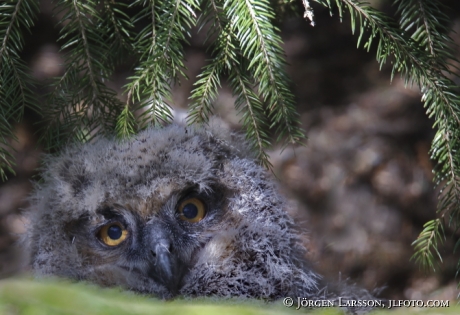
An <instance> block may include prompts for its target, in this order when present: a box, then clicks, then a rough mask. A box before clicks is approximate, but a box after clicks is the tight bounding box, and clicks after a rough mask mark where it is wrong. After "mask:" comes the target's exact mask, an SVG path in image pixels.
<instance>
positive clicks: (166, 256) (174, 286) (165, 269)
mask: <svg viewBox="0 0 460 315" xmlns="http://www.w3.org/2000/svg"><path fill="white" fill-rule="evenodd" d="M151 248H152V250H151V254H152V256H153V258H154V259H153V260H152V262H153V268H152V270H151V276H152V278H154V279H156V280H157V281H158V282H160V283H161V284H163V285H164V286H165V287H166V288H168V289H169V290H170V291H171V293H173V294H177V292H178V290H179V282H180V280H181V278H182V275H181V272H179V266H178V263H177V258H176V257H175V255H174V253H172V249H171V244H170V242H169V241H168V240H166V239H160V240H158V241H156V242H155V244H153V245H152V247H151Z"/></svg>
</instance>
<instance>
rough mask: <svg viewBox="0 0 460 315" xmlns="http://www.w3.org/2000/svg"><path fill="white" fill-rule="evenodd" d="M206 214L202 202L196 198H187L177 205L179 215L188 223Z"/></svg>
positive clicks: (197, 220)
mask: <svg viewBox="0 0 460 315" xmlns="http://www.w3.org/2000/svg"><path fill="white" fill-rule="evenodd" d="M205 215H206V209H205V207H204V204H203V202H201V200H200V199H198V198H189V199H187V200H184V201H183V202H182V203H181V204H180V205H179V217H180V218H181V219H182V220H184V221H188V222H190V223H196V222H199V221H201V220H202V219H203V218H204V216H205Z"/></svg>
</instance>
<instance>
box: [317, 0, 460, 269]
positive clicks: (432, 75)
mask: <svg viewBox="0 0 460 315" xmlns="http://www.w3.org/2000/svg"><path fill="white" fill-rule="evenodd" d="M316 1H317V2H320V3H322V4H323V5H326V6H327V7H329V8H330V10H332V8H333V6H332V4H331V3H330V2H329V1H328V0H327V1H326V2H325V1H322V0H316ZM396 2H400V5H399V8H398V12H399V13H400V14H401V19H400V23H399V25H398V24H397V23H395V22H394V21H393V20H392V19H391V18H389V17H388V16H386V15H384V14H383V13H381V12H379V11H377V10H375V9H374V8H372V7H370V6H368V5H366V4H365V3H363V2H360V1H356V0H336V2H335V4H336V5H337V7H338V10H339V15H340V17H342V14H343V10H344V8H345V7H346V8H347V9H348V11H349V13H350V16H351V23H352V31H353V32H354V31H355V25H356V24H358V26H359V37H358V46H359V45H360V42H361V40H362V38H363V37H364V36H365V35H366V34H365V32H366V30H369V31H370V35H369V37H368V39H367V41H366V42H365V44H364V47H365V48H367V49H369V48H370V46H371V44H372V41H373V40H374V38H377V41H378V44H377V61H378V62H379V63H380V66H382V65H383V64H384V63H385V62H386V60H387V59H388V58H390V57H391V58H392V60H393V69H392V75H391V77H392V78H393V76H394V74H395V73H397V72H399V73H401V75H402V76H403V77H404V79H405V81H406V84H407V83H412V84H417V85H418V86H419V87H420V88H421V90H422V101H423V102H424V106H425V107H426V108H427V114H428V116H429V117H434V119H435V124H434V127H436V128H437V133H436V136H435V138H434V139H433V143H432V148H431V157H432V159H433V160H435V161H436V162H437V165H436V167H435V177H434V181H435V185H436V186H437V187H438V188H439V189H440V191H441V193H440V195H439V202H438V212H440V213H441V216H442V217H448V218H449V224H455V226H456V228H458V224H459V219H458V218H459V216H460V183H459V180H460V176H459V175H460V157H459V156H458V154H457V152H458V149H459V148H460V133H459V130H460V119H459V118H460V97H459V96H458V95H459V87H458V86H457V85H456V84H455V83H454V82H453V81H452V80H451V79H450V78H448V77H447V76H446V74H445V73H451V70H450V68H449V66H450V61H451V60H452V59H453V58H454V57H453V52H452V48H451V47H453V43H452V40H451V39H450V38H449V37H448V35H447V32H448V28H447V27H446V24H447V21H448V19H447V17H446V15H445V14H444V13H442V10H440V8H441V5H440V4H438V2H437V1H425V0H409V1H399V0H397V1H396ZM400 26H401V27H400ZM411 32H412V33H411ZM440 227H442V225H441V221H436V222H434V221H433V222H431V221H430V222H429V224H428V225H426V226H425V229H424V231H422V233H421V234H420V239H421V240H422V241H418V242H416V243H414V246H415V250H416V252H415V254H414V258H415V259H416V260H417V261H420V262H421V264H422V265H423V266H429V267H433V266H434V263H433V261H432V259H433V258H434V255H432V254H431V251H432V250H433V251H435V252H436V253H437V256H438V257H439V258H441V257H440V255H439V252H438V250H437V246H438V243H439V242H435V241H432V238H430V242H428V241H426V242H424V241H423V240H426V239H427V238H426V236H427V235H428V234H427V233H428V232H430V233H433V234H432V235H434V237H435V238H434V240H437V239H439V235H440V234H442V233H443V229H441V228H440ZM430 235H431V234H430ZM433 268H434V267H433Z"/></svg>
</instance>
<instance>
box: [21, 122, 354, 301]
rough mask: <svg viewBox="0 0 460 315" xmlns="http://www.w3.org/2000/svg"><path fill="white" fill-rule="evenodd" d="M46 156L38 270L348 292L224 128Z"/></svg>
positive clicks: (297, 293) (259, 291)
mask: <svg viewBox="0 0 460 315" xmlns="http://www.w3.org/2000/svg"><path fill="white" fill-rule="evenodd" d="M46 165H47V167H46V169H45V170H44V179H43V183H42V184H40V185H39V186H38V187H37V189H36V192H35V194H34V196H33V198H32V199H31V209H30V212H29V213H30V222H31V227H30V231H29V234H28V244H29V245H28V246H29V249H30V253H31V264H32V268H33V269H34V270H35V272H36V273H38V274H42V275H58V276H64V277H69V278H74V279H82V280H89V281H92V282H95V283H98V284H100V285H104V286H112V285H120V286H123V287H125V288H127V289H130V290H134V291H138V292H142V293H148V294H152V295H155V296H158V297H161V298H171V297H174V296H177V295H183V296H192V297H193V296H219V297H248V298H261V299H267V300H275V299H279V298H282V297H286V296H291V297H306V298H322V297H328V298H331V299H334V298H336V297H337V296H338V295H340V292H339V293H330V294H329V293H327V292H326V290H324V286H323V285H322V284H320V277H319V276H318V275H317V274H316V273H315V272H314V271H313V270H312V269H311V268H310V266H309V264H308V263H307V261H306V260H305V253H306V251H305V248H304V246H303V245H302V243H301V239H300V237H299V234H298V231H297V230H296V229H295V228H294V225H293V220H292V219H291V217H290V216H289V215H288V214H287V212H286V208H287V206H286V203H285V201H284V200H283V198H282V197H281V196H280V195H279V193H278V192H277V189H276V186H275V185H274V184H273V183H272V182H271V181H270V179H269V178H268V175H267V173H266V171H265V170H263V169H262V168H261V167H260V166H258V165H257V164H256V163H255V161H254V159H253V157H252V155H251V153H250V151H249V149H248V147H247V146H246V145H245V142H244V141H242V139H241V138H240V137H238V136H235V135H232V134H230V133H228V132H227V131H225V130H221V129H219V128H217V127H209V128H207V129H205V128H202V129H200V128H191V127H180V126H170V127H166V128H163V129H149V130H147V131H144V132H142V133H140V134H139V135H137V136H135V137H134V138H132V139H130V140H126V141H123V142H117V141H115V140H99V141H97V142H96V143H93V144H86V145H83V146H81V147H72V148H68V149H67V150H66V151H65V152H63V153H62V154H61V155H59V156H57V157H51V158H49V160H48V161H47V163H46ZM328 294H329V295H330V296H329V295H328ZM350 296H351V297H353V294H351V295H350ZM356 296H358V297H359V296H362V293H356Z"/></svg>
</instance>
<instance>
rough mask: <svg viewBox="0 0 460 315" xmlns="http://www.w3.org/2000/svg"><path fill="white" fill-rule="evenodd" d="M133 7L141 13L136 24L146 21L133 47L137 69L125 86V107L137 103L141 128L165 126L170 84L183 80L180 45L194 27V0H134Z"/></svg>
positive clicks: (181, 48)
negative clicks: (138, 60) (136, 55)
mask: <svg viewBox="0 0 460 315" xmlns="http://www.w3.org/2000/svg"><path fill="white" fill-rule="evenodd" d="M133 5H141V6H142V9H141V10H140V12H139V14H138V15H137V16H136V18H135V22H139V21H149V23H147V26H145V27H144V28H143V29H142V30H141V32H139V35H138V36H137V37H136V39H135V42H134V47H135V49H136V51H137V52H138V53H139V55H140V65H139V66H138V67H137V68H136V69H135V75H134V76H132V77H130V78H129V79H130V81H131V82H130V83H128V85H127V86H126V91H127V93H128V104H129V103H130V102H132V103H137V104H136V106H135V111H138V112H141V114H140V116H139V117H140V126H141V127H145V126H146V125H147V124H149V123H150V124H153V125H158V124H164V123H167V122H170V121H171V120H172V113H171V108H170V107H169V105H168V104H167V103H166V101H167V100H171V89H170V86H171V84H173V83H175V82H178V81H179V75H182V76H184V77H186V75H185V72H184V70H185V65H184V62H183V60H184V58H185V57H184V49H183V44H184V43H187V38H186V37H189V36H190V29H191V27H192V26H193V25H194V24H195V23H196V14H195V12H194V9H197V8H198V5H199V4H198V2H196V1H194V0H188V1H181V0H175V1H171V0H164V1H161V0H158V1H156V2H155V1H154V0H151V1H143V0H137V1H135V2H134V3H133Z"/></svg>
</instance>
